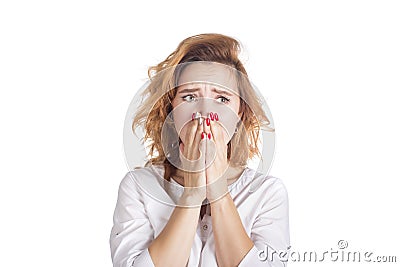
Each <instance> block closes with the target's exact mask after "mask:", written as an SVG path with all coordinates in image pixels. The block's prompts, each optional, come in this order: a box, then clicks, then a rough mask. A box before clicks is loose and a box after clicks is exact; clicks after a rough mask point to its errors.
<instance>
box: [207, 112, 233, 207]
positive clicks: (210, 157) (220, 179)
mask: <svg viewBox="0 0 400 267" xmlns="http://www.w3.org/2000/svg"><path fill="white" fill-rule="evenodd" d="M218 121H219V115H218V114H216V113H215V114H214V113H210V115H209V117H208V118H207V119H206V120H205V123H204V131H205V132H206V133H207V142H206V157H205V158H206V162H205V164H206V183H207V191H206V196H207V199H208V201H210V202H212V201H214V200H217V199H219V198H220V197H222V196H224V195H225V194H226V193H227V192H228V181H227V176H226V171H227V169H228V167H229V162H228V159H227V149H228V146H227V144H226V143H225V134H227V133H226V131H225V128H224V127H223V126H222V125H221V124H220V123H219V122H218Z"/></svg>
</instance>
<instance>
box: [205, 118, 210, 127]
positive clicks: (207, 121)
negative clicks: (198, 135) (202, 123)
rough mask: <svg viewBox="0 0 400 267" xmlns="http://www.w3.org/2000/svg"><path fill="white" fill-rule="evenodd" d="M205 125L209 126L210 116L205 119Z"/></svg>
mask: <svg viewBox="0 0 400 267" xmlns="http://www.w3.org/2000/svg"><path fill="white" fill-rule="evenodd" d="M206 123H207V126H210V118H207V119H206Z"/></svg>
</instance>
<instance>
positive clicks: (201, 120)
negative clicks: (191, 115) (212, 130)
mask: <svg viewBox="0 0 400 267" xmlns="http://www.w3.org/2000/svg"><path fill="white" fill-rule="evenodd" d="M199 124H200V125H202V124H203V118H202V117H200V118H199Z"/></svg>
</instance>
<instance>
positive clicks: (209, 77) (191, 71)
mask: <svg viewBox="0 0 400 267" xmlns="http://www.w3.org/2000/svg"><path fill="white" fill-rule="evenodd" d="M235 71H236V70H235V69H234V68H231V67H229V66H226V65H224V64H219V63H214V62H192V63H190V64H187V65H185V66H184V67H183V71H182V72H181V74H180V76H179V79H178V84H177V85H178V86H181V85H185V84H187V85H188V86H189V85H190V84H192V85H193V84H201V83H207V84H210V83H211V84H215V85H216V86H217V87H223V88H225V89H228V90H230V91H233V92H235V93H238V88H237V80H236V75H235ZM185 87H186V86H185Z"/></svg>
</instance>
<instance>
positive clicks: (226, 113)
mask: <svg viewBox="0 0 400 267" xmlns="http://www.w3.org/2000/svg"><path fill="white" fill-rule="evenodd" d="M213 112H216V113H217V114H218V122H219V124H220V126H221V127H222V129H221V130H222V132H223V133H224V141H225V144H228V143H229V141H230V140H231V139H232V136H233V135H234V134H235V129H236V125H237V123H238V122H239V120H240V118H239V117H238V114H237V112H238V110H234V109H233V108H232V107H230V106H228V105H224V106H222V105H219V106H215V108H214V111H213Z"/></svg>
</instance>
